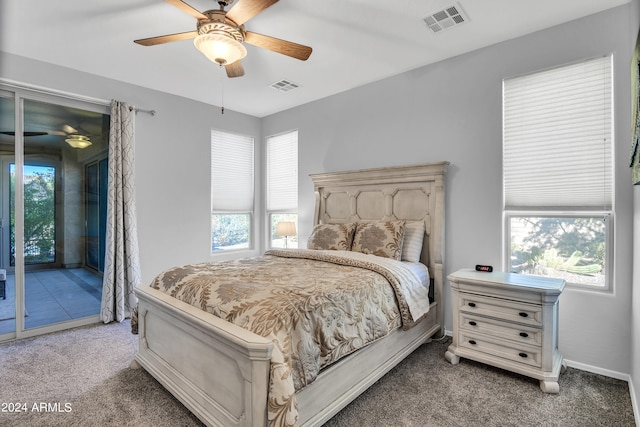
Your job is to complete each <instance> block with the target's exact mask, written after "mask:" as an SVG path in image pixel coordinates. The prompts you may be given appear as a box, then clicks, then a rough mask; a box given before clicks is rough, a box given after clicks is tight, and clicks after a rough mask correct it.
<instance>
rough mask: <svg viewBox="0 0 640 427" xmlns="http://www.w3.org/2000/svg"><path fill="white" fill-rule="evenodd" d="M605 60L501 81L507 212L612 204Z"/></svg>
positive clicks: (609, 86)
mask: <svg viewBox="0 0 640 427" xmlns="http://www.w3.org/2000/svg"><path fill="white" fill-rule="evenodd" d="M611 69H612V61H611V56H607V57H603V58H597V59H593V60H589V61H586V62H582V63H579V64H574V65H569V66H565V67H560V68H556V69H552V70H548V71H543V72H538V73H535V74H530V75H526V76H521V77H517V78H512V79H508V80H505V81H504V83H503V106H504V107H503V108H504V111H503V161H504V164H503V173H504V197H505V208H506V209H512V208H522V207H537V208H542V207H567V208H568V207H571V208H585V209H586V208H591V209H593V208H598V209H604V210H608V209H610V208H611V205H612V187H613V184H612V145H613V141H612V138H613V137H612V132H611V121H612V100H611V98H612V96H611V93H612V90H611V89H612V83H611Z"/></svg>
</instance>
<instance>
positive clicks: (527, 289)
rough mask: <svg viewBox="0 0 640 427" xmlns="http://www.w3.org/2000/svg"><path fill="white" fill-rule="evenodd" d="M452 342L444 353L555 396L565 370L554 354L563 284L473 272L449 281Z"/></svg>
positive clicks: (453, 276) (453, 361) (452, 276)
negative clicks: (515, 376) (533, 382)
mask: <svg viewBox="0 0 640 427" xmlns="http://www.w3.org/2000/svg"><path fill="white" fill-rule="evenodd" d="M448 279H449V284H450V285H451V290H452V295H451V296H452V303H453V341H452V343H451V345H450V346H449V348H448V350H447V352H446V353H445V357H446V359H447V360H448V361H449V362H451V364H453V365H455V364H457V363H458V362H459V361H460V357H464V358H467V359H471V360H475V361H478V362H482V363H486V364H488V365H492V366H496V367H498V368H502V369H506V370H508V371H512V372H517V373H519V374H522V375H526V376H528V377H532V378H535V379H537V380H539V381H540V388H541V389H542V391H544V392H546V393H558V392H559V391H560V387H559V385H558V377H559V376H560V372H561V371H563V372H564V370H565V369H566V365H565V363H564V360H563V359H562V355H561V354H560V352H559V351H558V298H559V297H560V294H561V293H562V290H563V289H564V284H565V282H564V280H562V279H553V278H547V277H539V276H529V275H524V274H515V273H501V272H493V273H485V272H478V271H475V270H471V269H463V270H459V271H457V272H455V273H453V274H450V275H449V276H448Z"/></svg>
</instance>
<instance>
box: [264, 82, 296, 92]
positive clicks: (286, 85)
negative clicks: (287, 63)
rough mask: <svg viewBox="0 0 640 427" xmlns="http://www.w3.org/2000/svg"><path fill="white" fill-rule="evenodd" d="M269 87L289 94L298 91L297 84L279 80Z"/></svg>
mask: <svg viewBox="0 0 640 427" xmlns="http://www.w3.org/2000/svg"><path fill="white" fill-rule="evenodd" d="M269 86H271V87H272V88H274V89H276V90H279V91H281V92H289V91H290V90H294V89H298V88H299V87H300V85H299V84H298V83H294V82H292V81H291V80H280V81H278V82H275V83H271V84H270V85H269Z"/></svg>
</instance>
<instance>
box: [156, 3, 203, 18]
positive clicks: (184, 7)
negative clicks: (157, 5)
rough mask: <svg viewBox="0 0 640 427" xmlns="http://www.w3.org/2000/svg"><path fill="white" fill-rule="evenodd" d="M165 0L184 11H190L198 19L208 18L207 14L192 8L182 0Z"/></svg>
mask: <svg viewBox="0 0 640 427" xmlns="http://www.w3.org/2000/svg"><path fill="white" fill-rule="evenodd" d="M165 1H166V2H167V3H170V4H171V5H172V6H175V7H177V8H178V9H180V10H181V11H183V12H184V13H188V14H189V15H191V16H193V17H194V18H196V19H207V17H206V15H203V14H202V13H200V12H199V11H197V10H196V9H194V8H192V7H191V6H189V5H188V4H186V3H185V2H183V1H182V0H165Z"/></svg>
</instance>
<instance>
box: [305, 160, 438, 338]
mask: <svg viewBox="0 0 640 427" xmlns="http://www.w3.org/2000/svg"><path fill="white" fill-rule="evenodd" d="M448 166H449V162H437V163H426V164H418V165H409V166H397V167H386V168H374V169H362V170H353V171H345V172H330V173H319V174H312V175H310V176H311V180H312V181H313V185H314V191H315V197H316V205H315V214H314V224H335V223H347V222H370V221H387V220H399V219H404V220H407V221H424V223H425V230H426V232H425V236H424V241H423V247H422V253H421V255H420V261H421V262H422V263H423V264H425V265H426V266H427V267H428V269H429V275H430V277H431V278H432V279H433V281H434V300H435V301H436V302H437V303H438V305H439V306H440V307H439V308H438V323H439V324H440V325H441V326H443V325H444V323H443V320H444V319H443V314H442V313H443V312H444V310H443V309H442V305H441V304H442V287H443V283H444V277H443V275H444V203H445V202H444V200H445V189H444V182H445V175H446V172H447V167H448Z"/></svg>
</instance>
